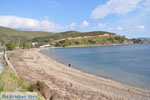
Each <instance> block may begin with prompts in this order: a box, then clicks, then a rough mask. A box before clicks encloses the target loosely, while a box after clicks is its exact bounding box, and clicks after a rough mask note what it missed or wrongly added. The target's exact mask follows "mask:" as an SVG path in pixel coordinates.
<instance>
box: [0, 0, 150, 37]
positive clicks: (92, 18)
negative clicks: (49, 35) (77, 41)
mask: <svg viewBox="0 0 150 100" xmlns="http://www.w3.org/2000/svg"><path fill="white" fill-rule="evenodd" d="M0 26H4V27H10V28H14V29H18V30H28V31H29V30H30V31H49V32H62V31H69V30H75V31H81V32H87V31H107V32H113V33H116V34H118V35H124V36H126V37H127V38H138V37H149V38H150V0H0Z"/></svg>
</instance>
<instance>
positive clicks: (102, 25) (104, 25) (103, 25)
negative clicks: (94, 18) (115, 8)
mask: <svg viewBox="0 0 150 100" xmlns="http://www.w3.org/2000/svg"><path fill="white" fill-rule="evenodd" d="M98 27H99V28H105V27H106V24H101V23H99V24H98Z"/></svg>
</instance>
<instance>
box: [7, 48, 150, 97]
mask: <svg viewBox="0 0 150 100" xmlns="http://www.w3.org/2000/svg"><path fill="white" fill-rule="evenodd" d="M39 51H40V49H30V50H16V51H13V52H10V53H8V57H9V59H10V62H11V63H12V65H13V66H14V68H15V70H16V71H17V73H18V75H19V76H20V77H21V78H23V79H24V80H27V81H35V82H36V81H38V80H40V81H43V82H44V83H46V84H47V85H48V86H49V88H50V89H52V90H55V91H56V92H57V93H58V94H59V95H60V100H150V90H144V89H138V88H134V87H131V86H128V85H124V84H121V83H119V82H115V81H113V80H109V79H105V78H102V77H97V76H95V75H92V74H88V73H85V72H82V71H80V70H76V69H74V68H71V67H68V66H66V65H63V64H61V63H59V62H57V61H55V60H53V59H52V58H50V57H48V56H46V55H43V54H41V53H40V52H39Z"/></svg>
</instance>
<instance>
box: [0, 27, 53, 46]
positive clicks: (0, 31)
mask: <svg viewBox="0 0 150 100" xmlns="http://www.w3.org/2000/svg"><path fill="white" fill-rule="evenodd" d="M52 34H53V33H52V32H43V31H18V30H15V29H11V28H7V27H1V26H0V46H1V45H5V44H6V43H8V42H10V41H14V40H19V41H21V42H24V41H28V40H30V39H33V38H37V37H46V36H51V35H52Z"/></svg>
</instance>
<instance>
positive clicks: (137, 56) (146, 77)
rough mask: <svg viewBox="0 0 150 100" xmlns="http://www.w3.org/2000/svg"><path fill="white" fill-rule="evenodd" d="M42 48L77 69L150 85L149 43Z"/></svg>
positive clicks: (137, 85) (144, 86) (146, 86)
mask: <svg viewBox="0 0 150 100" xmlns="http://www.w3.org/2000/svg"><path fill="white" fill-rule="evenodd" d="M41 52H42V53H44V54H46V55H48V56H50V57H52V58H53V59H55V60H57V61H59V62H61V63H63V64H66V65H68V64H69V63H70V64H71V66H72V67H74V68H76V69H80V70H82V71H85V72H88V73H92V74H95V75H98V76H101V77H105V78H109V79H112V80H116V81H119V82H121V83H125V84H128V85H131V86H135V87H138V88H145V89H150V44H136V45H121V46H103V47H78V48H57V49H47V50H43V51H41Z"/></svg>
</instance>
